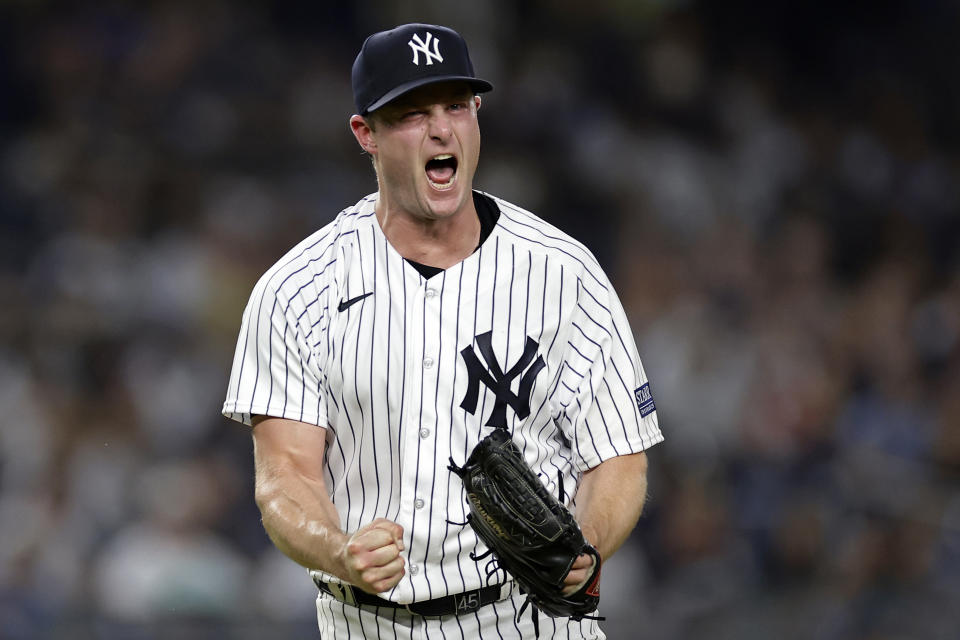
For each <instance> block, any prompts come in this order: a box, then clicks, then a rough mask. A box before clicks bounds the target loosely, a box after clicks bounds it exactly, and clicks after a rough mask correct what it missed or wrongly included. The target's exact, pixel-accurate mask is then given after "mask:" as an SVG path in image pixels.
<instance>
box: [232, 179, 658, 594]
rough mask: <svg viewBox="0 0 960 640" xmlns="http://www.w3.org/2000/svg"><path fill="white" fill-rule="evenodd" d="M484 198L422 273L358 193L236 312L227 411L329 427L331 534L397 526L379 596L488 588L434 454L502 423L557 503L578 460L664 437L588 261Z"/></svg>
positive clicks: (609, 299)
mask: <svg viewBox="0 0 960 640" xmlns="http://www.w3.org/2000/svg"><path fill="white" fill-rule="evenodd" d="M484 197H486V196H484ZM493 201H494V202H495V204H496V206H497V207H498V209H499V211H500V216H499V219H498V220H497V224H496V226H495V228H494V229H493V231H492V232H491V234H490V235H489V237H488V238H487V239H486V240H485V241H484V243H483V244H482V246H481V247H480V248H479V249H478V250H477V251H476V252H474V253H473V254H472V255H470V256H469V257H467V258H466V259H465V260H463V261H462V262H460V263H459V264H457V265H454V266H452V267H450V268H448V269H446V270H445V271H443V272H441V273H439V274H438V275H436V276H433V277H431V278H429V279H425V278H424V277H423V276H422V275H421V274H420V273H419V272H418V271H417V269H415V268H414V267H413V266H412V265H411V264H410V263H408V262H407V261H406V260H405V259H404V258H403V257H402V256H401V255H400V254H399V253H397V251H396V250H395V249H394V248H393V247H392V246H391V245H390V243H389V242H388V240H387V238H386V237H385V236H384V234H383V232H382V230H381V229H380V226H379V224H378V222H377V218H376V216H375V214H374V208H375V205H376V194H372V195H370V196H368V197H366V198H364V199H363V200H361V201H360V202H358V203H357V204H356V205H355V206H353V207H349V208H347V209H345V210H344V211H342V212H341V213H340V214H339V215H338V216H337V217H336V218H335V219H334V220H333V221H332V222H331V223H330V224H328V225H327V226H325V227H324V228H322V229H320V230H319V231H317V232H316V233H314V234H313V235H311V236H310V237H308V238H307V239H306V240H304V241H303V242H301V243H300V244H299V245H297V246H296V247H295V248H293V249H292V250H291V251H290V252H289V253H288V254H287V255H286V256H284V257H283V258H282V259H281V260H280V261H279V262H277V263H276V264H275V265H274V266H273V267H272V268H271V269H269V270H268V271H267V272H266V273H265V274H264V276H263V277H262V278H261V279H260V281H259V282H258V283H257V285H256V287H255V288H254V290H253V294H252V295H251V297H250V301H249V303H248V305H247V307H246V310H245V311H244V314H243V322H242V326H241V329H240V336H239V340H238V343H237V349H236V355H235V357H234V362H233V369H232V373H231V377H230V382H229V386H228V390H227V398H226V402H225V404H224V406H223V413H224V415H226V416H227V417H229V418H232V419H235V420H238V421H241V422H243V423H245V424H250V420H251V416H252V415H257V414H259V415H266V416H275V417H281V418H288V419H291V420H298V421H301V422H306V423H309V424H313V425H317V426H318V427H320V428H325V429H326V430H327V448H326V454H325V460H323V461H322V463H323V465H324V473H325V480H326V483H327V488H328V490H329V491H330V495H331V498H332V500H333V503H334V505H335V506H336V509H337V512H338V514H339V516H340V524H341V527H342V528H343V529H344V530H345V531H347V532H351V531H355V530H356V529H358V528H359V527H361V526H362V525H364V524H366V523H368V522H370V521H372V520H373V519H375V518H378V517H385V518H388V519H390V520H392V521H395V522H397V523H399V524H400V525H402V526H403V529H404V543H405V551H404V552H403V553H404V555H405V560H406V562H407V572H406V575H405V576H404V578H403V579H402V580H401V582H400V583H399V584H398V585H397V586H396V587H394V589H393V590H392V591H390V592H389V593H387V594H382V595H384V596H385V597H388V598H389V599H391V600H394V601H397V602H401V603H408V602H413V601H418V600H428V599H431V598H437V597H440V596H444V595H448V594H456V593H460V592H462V591H465V590H469V589H475V588H478V587H481V586H485V585H486V584H488V582H487V577H486V573H485V568H484V567H483V566H481V565H478V563H477V562H475V561H474V560H472V559H471V558H470V557H469V556H470V554H471V552H474V553H477V554H479V553H482V552H483V551H484V550H485V549H484V548H483V547H482V543H480V542H479V541H478V539H477V537H476V535H475V534H474V533H473V531H472V529H471V528H470V527H469V526H462V525H458V524H451V523H461V522H465V521H466V515H467V513H468V507H467V504H466V500H465V496H464V492H463V486H462V484H461V482H460V480H459V478H457V477H456V475H455V474H453V473H452V472H450V471H449V470H448V469H447V464H448V461H449V459H451V458H452V459H453V460H454V461H455V462H456V463H457V464H462V463H463V462H464V461H465V460H466V458H467V456H469V454H470V452H471V451H472V449H473V447H474V446H475V445H476V444H477V442H479V440H480V439H481V438H482V437H484V436H485V435H487V434H488V433H490V431H491V430H492V429H495V428H505V429H507V430H508V431H510V433H511V434H512V436H513V440H514V442H515V443H516V444H517V446H518V447H519V448H520V450H521V451H522V452H523V454H524V456H525V458H526V461H527V462H528V463H529V464H530V466H531V468H532V469H533V470H534V473H537V474H539V477H540V478H541V480H542V481H543V482H544V484H545V485H546V486H547V488H548V490H550V491H552V492H553V493H554V495H557V496H558V497H561V495H560V491H561V488H563V489H565V491H564V495H563V496H562V500H563V501H564V502H566V503H568V504H569V503H570V498H571V494H573V493H574V492H575V488H576V486H577V483H578V481H579V479H580V477H581V475H582V473H583V472H584V471H585V470H588V469H590V468H592V467H595V466H596V465H598V464H600V463H601V462H602V461H604V460H606V459H608V458H611V457H614V456H617V455H624V454H629V453H635V452H639V451H642V450H644V449H646V448H648V447H650V446H652V445H654V444H656V443H658V442H660V441H661V440H662V439H663V436H662V434H661V431H660V428H659V425H658V422H657V414H656V410H655V407H654V404H653V398H652V396H651V395H650V387H649V384H648V382H647V378H646V375H645V373H644V370H643V366H642V364H641V361H640V358H639V356H638V354H637V350H636V346H635V344H634V339H633V336H632V333H631V331H630V329H629V326H628V324H627V319H626V316H625V314H624V312H623V309H622V307H621V305H620V302H619V300H618V298H617V296H616V294H615V292H614V290H613V288H612V287H611V285H610V282H609V281H608V279H607V277H606V275H605V274H604V273H603V271H602V270H601V269H600V267H599V265H598V263H597V261H596V260H595V258H594V257H593V255H592V254H591V253H590V252H589V251H588V250H587V249H586V248H585V247H584V246H583V245H582V244H580V243H579V242H577V241H575V240H573V239H572V238H570V237H569V236H567V235H566V234H564V233H563V232H561V231H559V230H558V229H556V228H555V227H553V226H551V225H550V224H548V223H546V222H545V221H543V220H541V219H540V218H538V217H537V216H535V215H533V214H532V213H530V212H528V211H525V210H523V209H521V208H519V207H517V206H515V205H512V204H510V203H508V202H506V201H503V200H500V199H495V198H494V199H493ZM317 463H318V464H320V463H321V461H319V460H318V461H317ZM324 579H327V580H333V581H336V578H334V577H332V576H324Z"/></svg>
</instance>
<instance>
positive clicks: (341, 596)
mask: <svg viewBox="0 0 960 640" xmlns="http://www.w3.org/2000/svg"><path fill="white" fill-rule="evenodd" d="M327 587H328V588H329V589H330V591H331V592H333V596H334V597H335V598H336V599H337V600H340V601H341V602H346V603H347V604H349V605H353V606H357V597H356V596H355V595H353V587H352V586H350V585H349V584H344V583H342V582H328V583H327Z"/></svg>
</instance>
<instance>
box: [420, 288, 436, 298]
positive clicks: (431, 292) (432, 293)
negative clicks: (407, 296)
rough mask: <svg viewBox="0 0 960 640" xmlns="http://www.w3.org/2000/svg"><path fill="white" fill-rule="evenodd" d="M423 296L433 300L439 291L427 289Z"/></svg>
mask: <svg viewBox="0 0 960 640" xmlns="http://www.w3.org/2000/svg"><path fill="white" fill-rule="evenodd" d="M423 295H424V296H426V297H427V298H432V297H434V296H436V295H437V290H436V289H427V291H426V293H424V294H423Z"/></svg>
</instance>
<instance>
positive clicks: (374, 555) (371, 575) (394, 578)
mask: <svg viewBox="0 0 960 640" xmlns="http://www.w3.org/2000/svg"><path fill="white" fill-rule="evenodd" d="M403 549H404V546H403V527H401V526H400V525H399V524H397V523H396V522H392V521H390V520H387V519H386V518H377V519H376V520H374V521H373V522H371V523H369V524H367V525H364V526H363V527H361V528H360V529H357V531H355V532H354V533H353V535H351V536H350V537H349V538H347V541H346V542H345V543H344V545H343V548H342V550H341V556H342V559H343V563H344V566H345V567H346V570H347V575H346V576H343V577H344V578H345V579H346V580H347V582H349V583H350V584H352V585H354V586H356V587H359V588H361V589H363V590H364V591H366V592H368V593H383V592H384V591H388V590H389V589H392V588H393V587H394V586H396V584H397V583H398V582H400V579H401V578H403V575H404V568H403V566H404V562H403V557H402V556H401V555H400V552H401V551H403Z"/></svg>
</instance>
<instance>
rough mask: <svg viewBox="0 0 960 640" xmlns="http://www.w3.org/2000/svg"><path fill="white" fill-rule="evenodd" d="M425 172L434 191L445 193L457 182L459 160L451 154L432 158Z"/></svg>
mask: <svg viewBox="0 0 960 640" xmlns="http://www.w3.org/2000/svg"><path fill="white" fill-rule="evenodd" d="M425 170H426V173H427V180H428V181H429V182H430V186H431V187H433V188H434V189H438V190H440V191H445V190H446V189H449V188H451V187H452V186H453V185H454V183H455V182H456V181H457V159H456V158H455V157H454V156H452V155H450V154H449V153H442V154H440V155H437V156H434V157H432V158H430V160H428V161H427V166H426V167H425Z"/></svg>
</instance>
